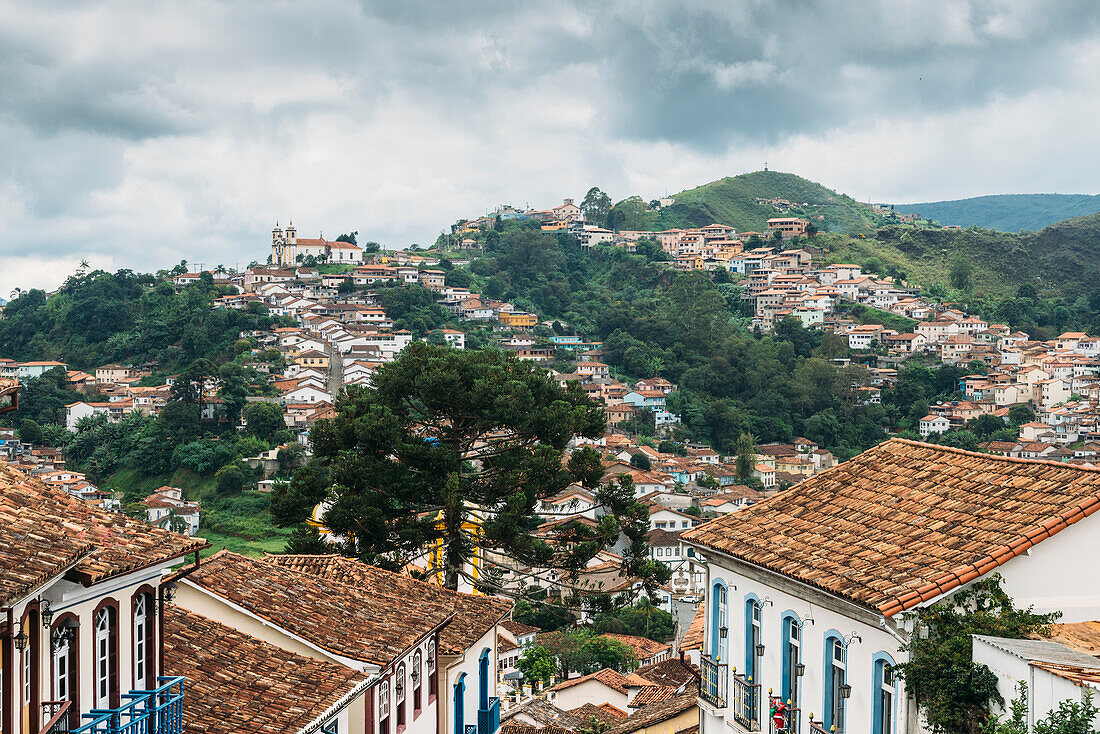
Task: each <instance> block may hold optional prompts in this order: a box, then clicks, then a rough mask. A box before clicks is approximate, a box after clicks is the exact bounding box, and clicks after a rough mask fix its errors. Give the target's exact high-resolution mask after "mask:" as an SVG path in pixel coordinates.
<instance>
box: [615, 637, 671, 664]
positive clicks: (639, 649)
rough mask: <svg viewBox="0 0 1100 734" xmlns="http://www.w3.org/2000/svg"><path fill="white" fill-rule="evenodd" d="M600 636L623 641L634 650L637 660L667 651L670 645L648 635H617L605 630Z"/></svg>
mask: <svg viewBox="0 0 1100 734" xmlns="http://www.w3.org/2000/svg"><path fill="white" fill-rule="evenodd" d="M600 637H606V638H607V639H609V640H615V641H616V642H621V643H623V644H624V645H626V646H627V647H629V648H630V649H631V650H633V651H634V657H636V658H638V659H639V660H644V659H645V658H650V657H653V656H654V655H658V654H660V653H662V652H665V651H667V650H668V649H669V647H670V646H669V644H668V643H667V642H657V641H655V640H651V639H649V638H648V637H639V636H637V635H618V634H614V633H612V632H605V633H604V634H602V635H600Z"/></svg>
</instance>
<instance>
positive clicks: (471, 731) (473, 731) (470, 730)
mask: <svg viewBox="0 0 1100 734" xmlns="http://www.w3.org/2000/svg"><path fill="white" fill-rule="evenodd" d="M463 734H477V724H467V725H466V727H465V729H463Z"/></svg>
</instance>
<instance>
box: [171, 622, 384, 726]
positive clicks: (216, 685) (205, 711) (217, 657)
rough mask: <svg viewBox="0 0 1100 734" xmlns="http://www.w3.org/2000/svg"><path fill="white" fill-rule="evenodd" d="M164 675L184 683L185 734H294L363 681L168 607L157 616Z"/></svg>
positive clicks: (356, 675) (364, 678) (345, 671)
mask: <svg viewBox="0 0 1100 734" xmlns="http://www.w3.org/2000/svg"><path fill="white" fill-rule="evenodd" d="M164 668H165V674H166V675H184V676H187V678H188V681H187V684H186V694H185V695H186V702H185V704H186V705H184V707H183V731H184V732H186V734H253V733H254V734H270V733H272V732H295V731H300V730H302V729H304V728H305V727H307V726H308V725H310V724H311V723H313V722H315V721H316V720H317V719H318V718H319V717H320V716H322V715H323V714H325V713H326V712H327V711H328V710H329V709H330V708H331V707H332V706H333V705H334V704H336V703H337V702H338V701H339V700H340V699H341V698H343V697H345V696H346V695H348V694H349V693H352V692H354V691H355V689H356V688H358V687H360V686H363V685H365V684H366V682H367V680H368V678H367V676H366V675H364V674H363V673H360V672H357V671H355V670H352V669H351V668H348V667H345V666H343V665H340V664H338V663H330V662H327V661H322V660H315V659H313V658H308V657H305V656H304V655H297V654H295V653H292V652H288V651H286V650H283V649H282V648H280V647H276V646H275V645H271V644H268V643H266V642H263V641H262V640H257V639H256V638H254V637H249V636H248V635H245V634H243V633H241V632H238V631H237V630H235V629H232V628H230V627H226V626H224V625H222V624H219V623H217V622H214V621H212V620H209V619H207V618H206V617H202V616H200V615H198V614H195V613H194V612H192V611H189V610H187V609H182V608H180V607H176V606H174V605H170V606H168V607H166V609H165V615H164Z"/></svg>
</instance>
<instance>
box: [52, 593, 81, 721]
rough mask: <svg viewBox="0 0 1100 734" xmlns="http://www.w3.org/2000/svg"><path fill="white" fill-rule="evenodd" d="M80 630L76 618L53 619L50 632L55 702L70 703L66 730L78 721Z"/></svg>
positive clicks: (62, 616) (67, 615) (69, 616)
mask: <svg viewBox="0 0 1100 734" xmlns="http://www.w3.org/2000/svg"><path fill="white" fill-rule="evenodd" d="M79 650H80V627H79V620H78V619H77V617H76V615H74V614H72V613H66V614H64V615H61V616H60V617H59V618H55V620H54V623H53V627H52V628H51V631H50V663H51V664H50V669H51V675H50V678H51V682H52V684H53V686H52V695H53V700H54V701H72V706H71V707H70V708H69V726H70V727H72V728H76V726H78V725H79V721H80V681H79V675H80V659H79V654H78V652H79Z"/></svg>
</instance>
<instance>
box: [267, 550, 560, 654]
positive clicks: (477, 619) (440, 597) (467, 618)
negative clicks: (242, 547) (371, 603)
mask: <svg viewBox="0 0 1100 734" xmlns="http://www.w3.org/2000/svg"><path fill="white" fill-rule="evenodd" d="M265 560H267V561H270V562H271V563H275V564H278V565H280V566H283V567H286V568H292V569H294V570H296V571H301V572H303V573H308V574H311V575H313V576H317V577H320V578H323V579H327V580H329V581H336V582H338V583H341V584H344V585H346V586H353V587H355V588H357V589H360V590H363V589H369V590H370V593H371V594H382V595H386V596H396V597H398V598H399V599H401V600H402V601H403V603H404V604H410V603H415V604H420V603H423V602H427V603H429V604H438V605H439V606H441V607H443V608H445V609H448V610H449V611H450V612H451V613H453V614H454V619H453V620H452V621H451V623H450V624H449V625H447V626H446V627H445V628H444V629H443V631H442V632H441V633H440V635H439V651H440V652H441V653H443V654H445V655H446V654H451V655H458V654H461V653H463V652H465V651H466V650H467V649H468V648H469V647H471V646H472V645H474V644H475V643H476V642H477V641H478V640H479V639H481V637H483V636H484V635H485V634H487V633H488V632H489V630H491V629H493V627H494V626H495V625H496V624H497V622H499V621H500V620H501V619H502V618H503V617H505V616H507V615H508V614H510V613H511V611H512V606H513V604H512V602H511V601H508V600H506V599H498V598H495V597H491V596H474V595H472V594H462V593H460V592H457V591H451V590H450V589H444V588H441V587H439V586H435V585H434V584H429V583H426V582H424V581H417V580H416V579H412V578H409V577H408V576H402V575H400V574H396V573H393V572H391V571H386V570H385V569H381V568H378V567H377V566H370V565H368V564H366V563H363V562H361V561H357V560H355V559H354V558H346V557H345V556H338V555H324V556H308V555H270V556H267V558H266V559H265ZM532 631H535V632H537V631H538V630H534V629H533V628H532Z"/></svg>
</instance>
